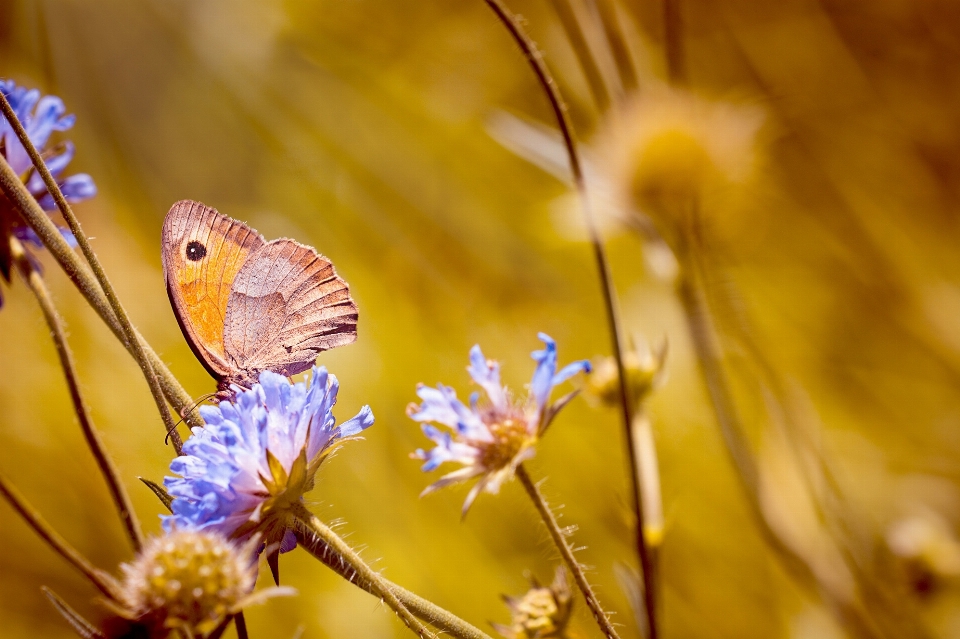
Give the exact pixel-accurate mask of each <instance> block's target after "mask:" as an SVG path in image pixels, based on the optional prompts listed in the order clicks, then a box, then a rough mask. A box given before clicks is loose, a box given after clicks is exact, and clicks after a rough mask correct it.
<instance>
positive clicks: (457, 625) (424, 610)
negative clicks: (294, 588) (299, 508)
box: [295, 527, 490, 639]
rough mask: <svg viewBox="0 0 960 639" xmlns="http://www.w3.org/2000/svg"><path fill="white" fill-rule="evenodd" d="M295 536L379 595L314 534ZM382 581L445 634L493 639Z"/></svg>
mask: <svg viewBox="0 0 960 639" xmlns="http://www.w3.org/2000/svg"><path fill="white" fill-rule="evenodd" d="M295 532H296V534H297V542H298V543H299V544H300V545H301V546H302V547H303V548H304V550H306V551H307V552H309V553H310V554H311V555H313V556H314V557H316V558H317V559H319V560H320V561H321V562H323V563H324V564H326V565H327V566H328V567H329V568H330V569H332V570H333V571H334V572H335V573H337V574H338V575H340V576H341V577H343V578H344V579H346V580H347V581H349V582H350V583H352V584H353V585H355V586H357V587H358V588H361V589H362V590H365V591H367V592H369V593H370V594H374V595H375V594H376V593H375V592H374V591H373V584H370V583H368V582H366V581H364V580H362V579H360V578H359V575H358V573H357V572H356V571H355V570H353V568H352V567H351V566H350V565H349V564H347V563H346V562H345V561H344V560H343V558H342V557H340V555H338V554H337V553H336V552H334V550H333V549H332V548H330V546H329V545H327V543H326V542H325V541H323V540H322V539H321V538H320V537H318V536H317V535H316V534H315V533H314V532H312V531H311V530H309V529H307V528H303V527H298V528H297V529H296V530H295ZM381 579H382V580H383V582H384V583H385V584H386V585H387V586H388V587H389V588H390V589H391V590H392V591H393V593H394V594H395V595H396V596H397V599H399V600H400V601H401V603H403V605H404V606H406V607H407V609H408V610H409V611H410V612H412V613H413V614H414V615H416V616H417V617H419V618H420V619H421V620H423V621H425V622H426V623H428V624H430V625H431V626H434V627H435V628H438V629H439V630H442V631H443V632H446V633H447V634H449V635H450V636H453V637H459V638H460V639H490V636H489V635H487V634H485V633H484V632H483V631H481V630H480V629H478V628H476V627H474V626H472V625H471V624H469V623H467V622H466V621H464V620H463V619H461V618H459V617H457V616H456V615H454V614H453V613H451V612H448V611H447V610H445V609H443V608H441V607H440V606H438V605H437V604H435V603H433V602H432V601H429V600H427V599H424V598H423V597H421V596H420V595H417V594H414V593H412V592H410V591H409V590H407V589H406V588H403V587H402V586H398V585H397V584H395V583H393V582H392V581H390V580H389V579H387V578H385V577H381Z"/></svg>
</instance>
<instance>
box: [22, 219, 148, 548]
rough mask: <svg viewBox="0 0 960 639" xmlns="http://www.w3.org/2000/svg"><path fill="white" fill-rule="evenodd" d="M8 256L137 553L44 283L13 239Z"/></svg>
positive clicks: (137, 532)
mask: <svg viewBox="0 0 960 639" xmlns="http://www.w3.org/2000/svg"><path fill="white" fill-rule="evenodd" d="M10 254H11V256H12V257H13V262H14V264H15V265H16V267H17V271H18V272H19V273H20V276H21V277H22V278H23V281H24V282H25V283H26V285H27V287H28V288H29V289H30V290H31V291H32V292H33V294H34V296H35V297H36V298H37V302H38V303H39V304H40V309H41V310H42V311H43V317H44V319H45V320H46V321H47V326H48V327H49V328H50V335H51V337H52V338H53V343H54V346H56V349H57V356H58V357H59V358H60V366H61V368H63V374H64V376H65V377H66V379H67V389H68V390H69V391H70V400H71V401H72V402H73V409H74V411H75V412H76V413H77V419H78V420H79V421H80V428H81V430H82V431H83V437H84V439H86V440H87V446H88V447H89V448H90V452H91V453H93V457H94V459H96V461H97V466H98V467H99V468H100V474H101V475H103V478H104V480H106V482H107V488H108V489H109V490H110V497H111V498H112V499H113V504H114V506H116V509H117V512H118V513H119V515H120V520H121V521H122V522H123V527H124V530H126V533H127V536H128V537H129V538H130V543H131V544H133V550H134V551H135V552H139V551H140V548H141V547H142V546H143V531H142V530H141V529H140V522H139V520H138V519H137V515H136V513H135V512H134V510H133V504H132V503H131V502H130V496H129V495H128V494H127V491H126V489H125V488H124V487H123V482H121V481H120V474H119V472H117V467H116V466H115V465H114V463H113V460H112V459H110V456H109V455H108V454H107V451H106V448H105V447H104V445H103V440H102V439H101V438H100V433H99V432H97V429H96V427H95V426H94V425H93V420H91V419H90V411H89V409H88V408H87V403H86V402H85V401H84V399H83V394H82V393H81V392H80V384H79V382H78V381H77V367H76V365H75V364H74V361H73V352H72V351H71V350H70V345H69V344H68V343H67V337H66V335H65V333H64V330H63V320H62V318H61V317H60V314H59V313H58V312H57V309H56V307H55V306H54V304H53V300H52V299H51V297H50V292H49V291H48V290H47V285H46V283H44V281H43V278H42V277H41V276H40V273H39V272H37V269H36V268H35V267H34V266H33V264H32V263H31V262H30V259H29V258H28V257H27V254H26V253H25V252H24V249H23V245H22V244H21V243H20V241H19V240H18V239H17V238H15V237H13V236H11V237H10Z"/></svg>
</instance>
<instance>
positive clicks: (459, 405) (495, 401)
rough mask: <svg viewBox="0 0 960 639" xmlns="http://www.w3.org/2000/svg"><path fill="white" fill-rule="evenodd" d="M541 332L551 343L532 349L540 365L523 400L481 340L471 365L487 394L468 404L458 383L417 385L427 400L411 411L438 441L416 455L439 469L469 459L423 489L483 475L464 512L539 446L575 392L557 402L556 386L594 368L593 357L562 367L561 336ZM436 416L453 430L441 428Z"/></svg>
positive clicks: (472, 353) (427, 468)
mask: <svg viewBox="0 0 960 639" xmlns="http://www.w3.org/2000/svg"><path fill="white" fill-rule="evenodd" d="M539 337H540V339H541V340H543V342H544V343H545V344H546V348H545V349H543V350H539V351H534V352H533V353H532V354H531V356H532V357H533V359H534V360H536V361H537V368H536V370H535V371H534V373H533V379H532V380H531V382H530V388H529V395H528V397H526V398H524V399H522V400H519V401H517V400H514V398H513V397H512V395H511V393H510V391H509V390H508V389H507V388H506V387H504V386H502V385H501V384H500V365H499V364H497V363H496V362H494V361H491V360H487V359H486V358H485V357H484V356H483V353H482V352H481V351H480V346H479V345H477V346H474V347H473V348H472V349H471V350H470V366H468V367H467V371H469V373H470V376H471V377H472V378H473V381H474V382H475V383H476V384H478V385H479V386H480V387H481V388H482V389H483V391H484V392H485V393H486V398H484V399H481V398H480V394H479V393H474V394H473V395H472V396H471V398H470V406H469V407H468V406H466V405H464V404H463V402H461V401H460V400H459V399H457V394H456V392H455V391H454V390H453V389H452V388H450V387H448V386H444V385H443V384H440V385H438V386H437V387H436V388H430V387H427V386H424V385H422V384H421V385H420V386H419V387H417V395H418V396H419V397H420V399H421V400H423V403H422V404H420V405H417V404H411V405H410V406H409V407H408V408H407V414H408V415H409V416H410V418H411V419H413V420H416V421H418V422H421V423H422V424H423V426H422V428H423V433H424V434H425V435H426V436H427V437H429V438H430V439H432V440H433V442H434V443H435V444H436V447H435V448H433V449H432V450H429V451H425V450H422V449H421V450H417V451H416V452H415V453H414V454H413V457H415V458H417V459H423V460H425V461H426V463H425V464H424V465H423V470H424V471H431V470H434V469H436V468H437V467H438V466H440V464H442V463H444V462H456V463H459V464H462V465H463V468H460V469H459V470H455V471H453V472H451V473H448V474H447V475H444V476H443V477H441V478H440V480H439V481H437V482H435V483H433V484H431V485H430V486H428V487H427V489H426V490H424V491H423V494H427V493H429V492H432V491H434V490H437V489H438V488H442V487H444V486H448V485H450V484H453V483H456V482H460V481H466V480H468V479H471V478H473V477H480V480H479V481H478V482H477V483H476V485H474V487H473V488H472V489H471V490H470V493H469V494H468V495H467V499H466V501H465V502H464V504H463V513H464V514H466V512H467V510H468V509H469V508H470V505H471V504H472V503H473V501H474V499H476V497H477V495H479V494H480V491H481V490H484V489H485V490H486V491H487V492H490V493H497V492H498V491H499V490H500V485H501V484H502V483H503V482H504V481H506V480H509V479H510V478H512V477H513V474H514V471H515V470H516V468H517V466H518V465H519V464H520V463H521V462H523V461H524V460H526V459H529V458H531V457H533V455H534V446H535V444H536V443H537V440H538V439H539V437H540V435H541V434H542V432H543V430H544V429H545V428H546V427H547V425H548V424H549V423H550V421H551V420H552V418H553V416H554V415H555V414H556V412H557V411H558V410H559V409H560V408H561V407H562V406H563V405H564V404H566V401H568V400H569V398H570V396H568V397H566V398H563V399H561V400H560V401H559V402H557V404H555V405H552V406H551V405H550V404H549V399H550V391H551V390H552V389H553V387H554V386H556V385H557V384H560V383H561V382H564V381H566V380H568V379H570V378H571V377H573V376H574V375H576V374H577V373H579V372H581V371H589V370H590V364H589V363H588V362H586V361H580V362H574V363H573V364H570V365H568V366H567V367H565V368H564V369H563V370H561V371H560V372H557V344H556V342H554V341H553V339H551V338H550V337H549V336H547V335H544V334H543V333H540V335H539ZM431 422H433V423H436V424H439V425H441V426H445V427H446V428H448V429H449V430H448V431H447V430H440V429H439V428H437V427H436V426H433V425H432V424H431Z"/></svg>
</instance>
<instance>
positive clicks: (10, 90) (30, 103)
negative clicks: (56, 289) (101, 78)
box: [0, 80, 97, 303]
mask: <svg viewBox="0 0 960 639" xmlns="http://www.w3.org/2000/svg"><path fill="white" fill-rule="evenodd" d="M0 93H3V95H4V97H6V99H7V101H8V102H9V103H10V106H11V107H12V108H13V111H14V113H16V115H17V119H18V120H20V123H21V124H23V127H24V129H26V131H27V136H28V137H29V138H30V142H32V143H33V145H34V146H35V147H36V148H37V151H39V152H40V155H41V156H42V157H43V159H44V162H45V163H46V165H47V168H48V169H49V170H50V173H51V174H52V175H53V177H54V178H55V179H56V180H57V184H59V186H60V190H61V191H63V195H64V197H65V198H66V199H67V201H68V202H80V201H81V200H85V199H87V198H90V197H93V196H94V195H96V193H97V187H96V186H95V185H94V183H93V179H92V178H91V177H90V176H89V175H87V174H85V173H79V174H75V175H71V176H69V177H66V178H64V179H60V174H62V173H63V171H64V169H66V168H67V165H68V164H69V163H70V160H72V159H73V144H71V143H70V142H63V143H61V144H59V145H57V146H55V147H53V148H47V143H48V142H49V140H50V136H51V135H52V134H53V132H54V131H66V130H67V129H69V128H70V127H72V126H73V123H74V120H75V118H74V116H73V115H66V107H65V106H64V104H63V100H61V99H60V98H58V97H56V96H53V95H46V96H43V97H41V96H40V92H39V91H37V90H36V89H31V90H27V89H26V88H24V87H18V86H17V85H16V83H15V82H14V81H13V80H0ZM0 155H2V157H3V159H4V160H5V161H6V162H7V164H9V165H10V168H12V169H13V170H14V172H15V173H16V174H17V175H19V176H21V177H22V179H23V181H24V184H26V186H27V189H28V190H29V191H30V193H31V194H33V197H35V198H36V200H37V202H38V203H39V204H40V206H41V207H42V208H43V210H44V211H55V210H56V209H57V206H56V204H55V203H54V201H53V196H52V195H50V193H49V192H48V191H47V187H46V185H45V184H44V183H43V178H41V177H40V174H39V173H38V172H37V171H36V170H34V167H33V162H31V161H30V156H29V155H27V151H26V149H24V148H23V145H22V144H20V140H19V139H17V134H16V133H15V132H14V130H13V127H12V126H11V125H10V123H9V122H7V120H6V119H4V117H3V116H2V115H0ZM60 231H61V233H63V236H64V237H65V238H66V239H67V241H68V242H71V243H74V242H75V240H74V237H73V234H72V233H70V231H69V230H68V229H65V228H61V229H60ZM11 236H12V237H15V238H17V239H19V240H20V241H22V242H24V243H25V244H27V245H33V246H35V247H38V248H39V247H41V246H43V245H42V243H41V242H40V238H38V237H37V235H36V234H35V233H34V232H33V230H31V229H30V228H28V227H27V226H26V225H25V224H24V223H23V221H22V220H21V218H20V216H19V215H18V214H17V212H16V211H15V210H14V209H13V205H12V204H10V202H9V201H8V200H7V199H6V198H4V197H3V196H2V195H0V274H2V276H3V278H4V279H6V280H7V281H9V280H10V266H11V262H10V247H9V238H10V237H11ZM2 299H3V298H0V303H2Z"/></svg>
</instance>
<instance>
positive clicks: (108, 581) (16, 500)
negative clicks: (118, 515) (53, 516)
mask: <svg viewBox="0 0 960 639" xmlns="http://www.w3.org/2000/svg"><path fill="white" fill-rule="evenodd" d="M0 495H3V497H4V498H5V499H6V500H7V502H9V504H10V505H11V506H13V509H14V510H16V511H17V513H19V515H20V516H21V517H23V519H24V521H26V522H27V524H29V526H30V527H31V528H33V530H34V532H36V533H37V534H38V535H40V538H41V539H43V540H44V541H45V542H47V544H48V545H49V546H50V547H51V548H53V549H54V550H55V551H56V552H57V554H59V555H60V556H61V557H63V558H64V559H66V560H67V561H68V562H69V563H70V564H72V565H73V567H74V568H76V569H77V570H79V571H80V572H82V573H83V574H84V576H85V577H86V578H87V579H89V580H90V581H91V582H92V583H93V585H94V586H96V587H97V590H99V591H100V592H102V593H103V594H104V595H105V596H107V597H108V598H109V599H111V600H114V601H116V600H117V588H118V586H117V585H116V583H115V582H114V580H113V578H112V577H111V576H110V575H108V574H107V573H105V572H103V571H102V570H100V569H99V568H97V567H96V566H94V565H93V564H91V563H90V562H89V561H88V560H87V558H86V557H84V556H83V555H81V554H80V553H79V552H78V551H77V549H76V548H74V547H73V546H71V545H70V544H69V543H67V540H66V539H64V538H63V537H61V536H60V535H59V534H58V533H57V532H56V531H55V530H54V529H53V528H52V527H51V526H50V524H48V523H47V522H46V521H44V519H43V517H42V516H41V515H40V513H39V512H37V511H36V510H35V509H34V508H33V506H31V505H30V504H29V503H27V500H26V499H24V498H23V495H21V494H20V492H19V491H18V490H17V489H16V488H14V487H13V484H11V483H10V482H8V481H7V480H6V478H5V477H4V476H3V475H0Z"/></svg>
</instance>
